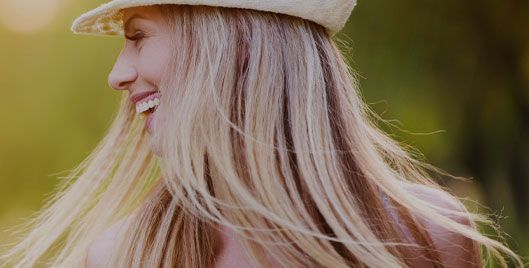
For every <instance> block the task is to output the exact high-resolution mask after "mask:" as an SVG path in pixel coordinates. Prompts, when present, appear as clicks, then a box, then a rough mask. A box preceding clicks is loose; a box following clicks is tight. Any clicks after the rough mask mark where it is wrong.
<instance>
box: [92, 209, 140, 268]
mask: <svg viewBox="0 0 529 268" xmlns="http://www.w3.org/2000/svg"><path fill="white" fill-rule="evenodd" d="M130 221H131V217H128V218H124V219H121V220H119V221H117V222H115V223H114V224H112V225H111V226H110V227H109V228H107V229H106V230H105V231H103V232H102V233H101V234H100V235H99V236H98V237H97V238H96V239H95V240H94V241H93V242H92V243H91V244H90V246H89V248H88V252H87V255H86V260H85V267H86V268H96V267H98V268H99V267H107V266H108V265H107V264H106V263H107V262H108V261H109V260H110V257H111V253H112V250H113V249H114V248H115V244H116V238H117V237H118V234H119V232H120V231H121V230H123V228H125V227H126V226H127V225H128V224H129V223H130Z"/></svg>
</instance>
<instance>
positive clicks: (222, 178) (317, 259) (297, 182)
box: [4, 5, 522, 267]
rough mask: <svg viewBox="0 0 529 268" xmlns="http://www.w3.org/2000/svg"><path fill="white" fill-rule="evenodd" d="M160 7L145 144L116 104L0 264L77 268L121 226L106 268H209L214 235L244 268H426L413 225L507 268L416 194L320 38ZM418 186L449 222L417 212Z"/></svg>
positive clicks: (469, 227) (275, 23)
mask: <svg viewBox="0 0 529 268" xmlns="http://www.w3.org/2000/svg"><path fill="white" fill-rule="evenodd" d="M160 7H161V10H162V12H163V14H164V16H165V18H166V19H167V22H168V24H169V25H170V28H171V31H172V32H173V33H174V36H173V37H172V43H171V46H172V48H173V49H172V53H173V55H172V56H171V63H170V65H169V66H168V71H167V74H166V75H165V76H164V78H163V80H162V82H161V84H160V90H161V91H162V97H161V104H160V106H159V108H158V110H157V111H156V117H155V121H154V133H153V134H152V136H151V137H149V136H148V135H147V134H146V133H145V130H144V129H143V128H142V127H143V125H142V124H143V121H142V120H140V119H138V118H137V117H136V116H135V115H134V111H133V109H132V107H131V106H130V104H128V98H126V96H125V97H124V99H123V101H122V104H121V107H120V110H119V113H118V115H117V116H116V119H115V121H114V123H113V125H112V126H111V128H110V130H109V132H108V134H107V136H106V137H105V138H104V140H103V141H102V142H101V144H100V145H99V146H98V147H97V148H96V150H95V151H94V152H93V153H92V155H91V156H90V157H88V158H87V159H86V160H85V161H84V162H83V163H82V164H81V165H80V166H79V167H78V168H77V169H76V170H75V171H74V172H73V173H72V175H71V176H70V177H69V178H68V180H67V182H66V183H65V184H64V185H65V186H64V187H63V188H62V189H61V191H60V192H59V194H58V195H57V196H56V197H55V198H53V199H52V200H50V201H49V203H48V205H47V206H46V209H45V210H43V212H42V213H41V214H39V215H38V217H37V218H36V219H35V220H34V221H32V222H31V223H30V225H28V226H29V227H31V229H30V230H29V232H28V234H27V236H25V237H24V239H23V240H22V241H21V242H20V243H19V244H17V245H16V246H15V247H13V248H12V249H11V250H10V251H9V252H7V253H6V254H5V255H4V259H5V260H8V261H9V262H10V263H13V264H16V265H18V266H20V267H27V266H32V265H34V264H36V263H38V262H39V261H49V264H50V265H51V266H53V267H79V265H82V262H83V261H84V259H85V255H86V250H87V249H88V247H89V245H90V243H91V242H92V241H93V240H94V238H95V237H97V235H98V234H100V233H101V232H102V231H103V230H104V229H105V228H107V227H108V226H109V225H111V224H112V223H114V222H116V221H117V220H118V219H120V218H125V219H126V223H127V224H126V226H125V228H122V230H121V231H120V232H119V235H118V237H119V239H117V240H116V247H115V248H116V249H115V250H114V251H113V253H115V254H113V255H112V258H111V260H109V267H211V266H212V265H213V264H214V262H215V254H216V252H217V249H218V248H217V247H218V243H219V241H218V239H217V237H216V232H217V228H218V226H219V225H225V226H228V227H229V228H232V229H233V230H234V231H235V232H236V233H237V234H238V235H240V237H241V238H242V242H243V245H244V247H245V248H246V249H247V252H248V254H249V258H250V260H251V261H252V263H253V264H254V266H255V267H268V262H267V260H268V256H273V258H274V259H275V260H276V261H277V262H279V263H281V264H282V265H283V266H284V267H350V266H368V267H407V266H410V265H412V263H413V260H411V257H410V255H409V254H410V250H418V251H419V252H421V254H422V255H423V257H424V258H425V259H428V260H430V261H431V263H432V264H433V266H436V267H441V266H442V264H441V263H440V257H439V251H438V249H436V248H435V246H434V244H433V241H432V237H431V236H430V234H429V233H428V232H427V230H426V229H425V226H424V224H423V223H422V222H421V221H420V220H419V219H420V218H422V219H428V220H431V221H433V222H436V223H438V224H440V225H441V226H443V227H445V228H446V229H447V230H448V231H451V232H454V233H457V234H460V235H462V236H465V237H468V238H470V239H472V240H473V241H474V242H475V243H474V246H472V247H471V248H467V249H465V250H469V251H473V252H474V253H475V254H474V256H475V260H473V262H474V263H473V264H469V265H470V266H475V267H479V266H481V265H483V263H482V261H481V259H480V255H482V256H488V254H491V256H493V257H495V259H496V260H497V261H498V262H499V263H500V264H502V265H503V266H505V267H506V266H507V264H506V262H505V260H504V257H502V253H503V254H506V255H508V256H510V257H512V259H513V261H514V262H515V263H516V264H517V265H519V266H522V265H521V262H520V260H519V258H518V257H517V256H516V254H514V253H513V252H512V251H511V250H510V249H508V248H507V247H506V246H504V245H503V244H502V243H500V242H498V241H495V240H493V239H491V238H488V237H486V236H484V235H482V234H481V233H480V232H479V231H478V230H477V229H476V228H475V226H476V225H477V224H480V223H484V224H487V225H492V223H491V222H489V221H488V220H487V218H486V217H484V216H481V215H479V214H473V213H470V212H467V211H466V210H465V209H464V208H463V207H462V205H461V203H459V201H457V199H456V198H455V197H452V196H451V195H450V194H448V193H447V192H445V191H444V190H442V189H441V188H440V187H439V186H438V185H437V184H436V183H434V182H433V181H432V180H431V179H430V174H429V173H432V172H433V173H442V172H441V171H440V170H437V169H436V168H434V167H432V166H430V165H428V164H425V163H423V162H421V161H419V160H416V159H417V157H416V156H415V155H414V154H413V153H412V152H411V151H409V150H406V149H405V147H404V146H403V145H401V144H399V143H397V142H396V141H394V140H393V139H391V138H390V137H388V136H387V135H386V134H384V133H383V132H382V131H381V130H379V128H378V127H377V126H376V124H375V122H376V121H377V120H378V119H377V116H376V115H375V114H374V113H372V112H371V111H370V110H369V108H368V107H367V105H366V104H364V102H363V101H362V98H361V96H360V95H359V85H358V83H357V79H356V76H355V72H354V70H352V69H351V68H350V67H349V66H348V65H347V63H346V62H345V60H344V57H343V54H342V52H340V50H339V49H338V47H337V46H336V43H335V41H334V40H333V39H331V37H330V36H329V35H328V34H327V33H326V31H325V29H324V28H323V27H321V26H319V25H317V24H315V23H312V22H309V21H305V20H302V19H299V18H294V17H290V16H286V15H281V14H274V13H269V12H261V11H254V10H242V9H229V8H218V7H206V6H176V5H168V6H160ZM152 147H154V148H156V150H155V151H157V152H158V153H159V156H154V155H153V154H152V152H151V151H150V149H151V148H152ZM418 186H420V187H426V188H429V189H436V190H435V191H437V192H440V193H442V194H443V195H444V196H446V198H447V199H448V200H450V201H449V202H450V204H453V206H452V207H453V208H451V209H449V208H446V207H443V206H439V205H438V204H433V203H431V202H427V201H425V199H423V198H421V196H420V195H418V194H417V193H416V189H417V187H418ZM392 213H393V214H392ZM395 216H396V217H397V218H398V219H400V222H401V223H402V224H401V225H399V224H397V222H396V218H395ZM461 219H464V220H461ZM406 234H407V235H406ZM479 247H481V250H482V251H483V254H480V252H479Z"/></svg>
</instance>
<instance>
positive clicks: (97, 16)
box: [71, 0, 356, 36]
mask: <svg viewBox="0 0 529 268" xmlns="http://www.w3.org/2000/svg"><path fill="white" fill-rule="evenodd" d="M161 4H183V5H208V6H222V7H232V8H246V9H256V10H262V11H270V12H276V13H283V14H288V15H292V16H297V17H300V18H303V19H307V20H312V21H314V22H316V23H318V24H320V25H323V26H324V27H325V28H326V29H327V30H328V31H329V33H330V34H331V35H332V34H335V33H337V32H338V31H339V30H340V29H341V28H342V27H343V26H344V24H345V22H346V21H347V17H348V16H349V14H350V13H351V11H352V9H353V8H354V6H355V5H356V0H333V1H321V0H292V1H290V2H289V1H285V0H258V1H255V0H245V1H242V0H114V1H110V2H107V3H105V4H102V5H100V6H99V7H97V8H95V9H93V10H90V11H88V12H86V13H84V14H82V15H81V16H79V17H78V18H77V19H75V20H74V22H73V24H72V26H71V30H72V32H74V33H76V34H88V35H111V36H112V35H123V34H124V32H123V11H122V10H123V9H125V8H130V7H138V6H152V5H161ZM336 6H340V7H343V8H340V9H337V8H336Z"/></svg>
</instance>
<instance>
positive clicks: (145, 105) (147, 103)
mask: <svg viewBox="0 0 529 268" xmlns="http://www.w3.org/2000/svg"><path fill="white" fill-rule="evenodd" d="M158 105H160V98H159V97H153V98H147V99H145V100H142V101H140V102H138V103H137V104H136V114H147V113H150V112H154V111H155V110H156V108H158Z"/></svg>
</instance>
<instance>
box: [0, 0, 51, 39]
mask: <svg viewBox="0 0 529 268" xmlns="http://www.w3.org/2000/svg"><path fill="white" fill-rule="evenodd" d="M59 1H60V0H1V1H0V24H2V25H3V26H4V27H6V28H7V29H9V30H11V31H13V32H19V33H34V32H38V31H41V30H43V29H44V28H46V26H48V25H49V24H50V23H51V22H52V20H53V18H54V16H55V15H56V14H57V11H58V9H59Z"/></svg>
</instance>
